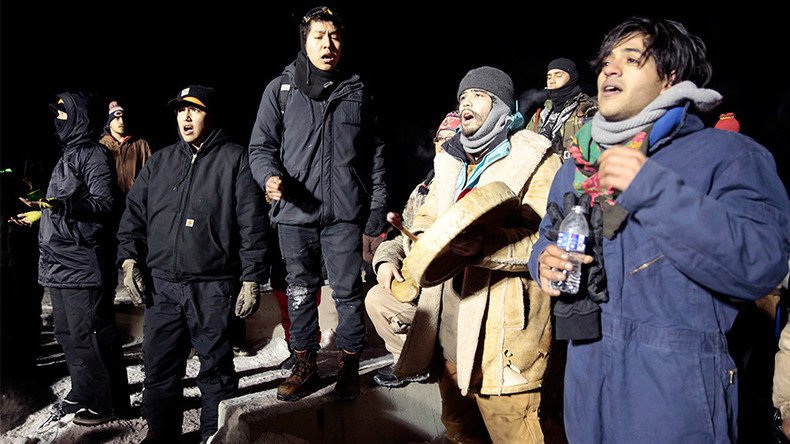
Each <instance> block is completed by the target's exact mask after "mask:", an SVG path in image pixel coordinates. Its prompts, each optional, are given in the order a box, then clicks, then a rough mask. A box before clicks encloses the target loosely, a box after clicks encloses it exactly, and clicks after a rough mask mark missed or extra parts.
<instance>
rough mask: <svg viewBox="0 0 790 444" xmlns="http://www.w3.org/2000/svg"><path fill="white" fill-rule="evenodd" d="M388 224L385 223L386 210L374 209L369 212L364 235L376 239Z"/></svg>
mask: <svg viewBox="0 0 790 444" xmlns="http://www.w3.org/2000/svg"><path fill="white" fill-rule="evenodd" d="M387 227H389V223H388V222H387V210H386V209H384V208H374V209H372V210H370V216H368V222H367V223H366V224H365V234H367V235H368V236H371V237H376V236H378V235H379V234H381V233H383V232H384V231H385V230H386V229H387Z"/></svg>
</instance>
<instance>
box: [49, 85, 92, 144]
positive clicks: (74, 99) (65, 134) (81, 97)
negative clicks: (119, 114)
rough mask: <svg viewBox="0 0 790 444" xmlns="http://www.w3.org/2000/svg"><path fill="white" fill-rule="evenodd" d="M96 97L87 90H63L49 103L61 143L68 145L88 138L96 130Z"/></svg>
mask: <svg viewBox="0 0 790 444" xmlns="http://www.w3.org/2000/svg"><path fill="white" fill-rule="evenodd" d="M96 103H97V101H96V97H95V96H94V95H93V94H91V93H87V92H81V91H80V92H64V93H60V94H58V95H57V96H56V98H55V100H54V102H53V103H51V104H50V105H49V108H50V110H51V111H52V112H53V113H54V114H55V130H56V132H57V134H58V138H59V139H60V141H61V143H63V144H64V145H66V146H68V145H71V144H74V143H77V142H80V141H83V140H90V139H92V138H93V136H94V135H95V132H96V122H99V121H100V119H101V118H100V117H97V108H96Z"/></svg>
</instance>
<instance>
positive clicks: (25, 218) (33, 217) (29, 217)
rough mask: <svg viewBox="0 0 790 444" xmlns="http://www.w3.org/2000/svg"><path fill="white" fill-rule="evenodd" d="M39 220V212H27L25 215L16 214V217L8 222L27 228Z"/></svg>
mask: <svg viewBox="0 0 790 444" xmlns="http://www.w3.org/2000/svg"><path fill="white" fill-rule="evenodd" d="M39 219H41V211H39V210H36V211H28V212H26V213H21V214H17V215H16V217H12V218H11V219H10V220H9V222H13V223H15V224H17V225H22V226H25V227H29V226H31V225H33V224H34V223H36V222H38V220H39Z"/></svg>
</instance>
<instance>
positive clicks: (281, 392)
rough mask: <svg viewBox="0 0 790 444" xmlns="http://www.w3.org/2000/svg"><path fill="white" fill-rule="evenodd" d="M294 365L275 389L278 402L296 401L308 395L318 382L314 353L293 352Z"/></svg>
mask: <svg viewBox="0 0 790 444" xmlns="http://www.w3.org/2000/svg"><path fill="white" fill-rule="evenodd" d="M294 354H295V355H296V363H295V364H294V366H293V370H291V376H289V377H288V379H286V380H285V381H283V383H282V384H280V386H279V387H277V399H279V400H280V401H296V400H298V399H301V398H303V397H304V396H305V395H308V394H309V393H310V391H311V389H312V388H313V387H314V386H315V383H316V382H317V380H318V366H317V365H316V363H315V351H312V350H305V351H299V350H294Z"/></svg>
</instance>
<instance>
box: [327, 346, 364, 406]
mask: <svg viewBox="0 0 790 444" xmlns="http://www.w3.org/2000/svg"><path fill="white" fill-rule="evenodd" d="M338 363H339V364H340V368H338V370H337V382H336V383H335V392H334V393H333V396H334V398H335V400H336V401H350V400H352V399H354V398H356V397H357V396H359V353H351V352H347V351H345V350H341V351H340V354H339V355H338Z"/></svg>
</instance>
